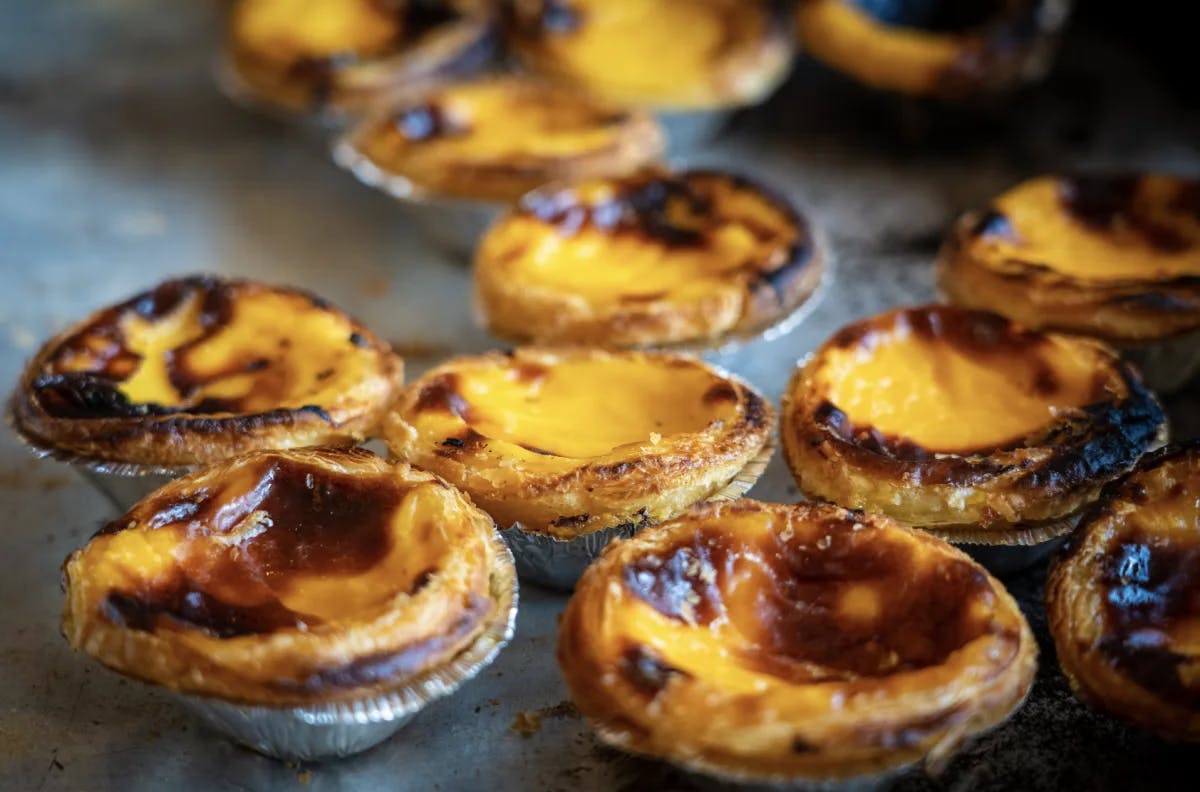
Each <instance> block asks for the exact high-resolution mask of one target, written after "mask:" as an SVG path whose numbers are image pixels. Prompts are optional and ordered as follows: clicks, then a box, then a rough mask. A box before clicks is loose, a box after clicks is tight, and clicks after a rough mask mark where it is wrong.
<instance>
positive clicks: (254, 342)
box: [32, 277, 385, 423]
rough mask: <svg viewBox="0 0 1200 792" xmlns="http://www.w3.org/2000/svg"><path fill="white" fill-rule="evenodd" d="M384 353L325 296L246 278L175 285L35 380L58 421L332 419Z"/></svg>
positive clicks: (110, 321)
mask: <svg viewBox="0 0 1200 792" xmlns="http://www.w3.org/2000/svg"><path fill="white" fill-rule="evenodd" d="M384 352H385V350H384V349H383V348H382V347H381V345H380V343H379V342H378V341H377V340H374V338H373V337H372V336H370V335H369V334H368V333H367V332H366V330H365V329H363V328H362V327H361V326H360V325H358V324H357V323H355V322H354V321H353V320H352V319H350V318H349V317H347V316H346V315H345V314H343V313H341V312H340V311H338V310H336V309H335V308H332V307H330V306H329V305H328V304H327V303H325V302H324V301H322V300H320V299H319V298H316V297H313V296H311V295H308V294H305V293H303V292H299V291H293V290H289V289H282V288H272V287H267V286H262V285H259V284H255V283H250V282H245V281H222V280H219V279H217V278H210V277H197V278H187V279H182V280H174V281H167V282H165V283H163V284H162V285H160V286H158V287H157V288H155V289H153V290H151V291H148V292H145V293H143V294H140V295H138V296H136V297H133V298H132V299H130V300H127V301H126V302H123V303H120V304H119V305H115V306H113V307H111V308H108V309H105V310H103V311H100V312H99V313H97V314H95V315H94V316H92V317H91V318H90V319H89V320H87V321H86V322H84V323H83V324H82V325H80V326H78V327H77V328H75V329H73V330H72V331H71V332H70V333H69V334H68V335H66V336H65V337H62V338H60V339H59V340H58V341H57V343H56V345H55V346H54V347H53V348H51V349H49V350H48V351H47V352H46V353H45V356H44V357H43V359H42V366H41V371H40V372H39V374H38V376H36V378H35V379H34V380H33V382H32V388H33V390H34V392H35V395H36V399H37V401H38V403H39V404H40V405H41V407H42V409H44V410H45V411H46V413H48V414H49V415H51V416H53V417H56V418H80V419H87V418H119V417H137V416H156V415H169V414H172V413H191V414H222V413H233V414H258V413H268V412H272V411H277V410H306V411H309V412H313V413H316V414H317V415H319V416H321V417H322V418H324V419H325V420H326V421H329V422H331V423H337V422H339V421H341V420H342V419H343V418H345V417H346V416H342V415H340V414H339V410H338V409H337V406H338V404H339V402H340V401H341V400H342V397H343V396H344V395H345V393H346V392H347V390H348V389H350V388H352V387H353V386H355V385H357V384H358V383H360V382H362V381H363V380H364V379H365V378H368V377H373V376H376V375H378V374H379V372H380V366H381V365H382V364H381V354H383V353H384Z"/></svg>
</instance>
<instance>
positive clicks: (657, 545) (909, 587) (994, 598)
mask: <svg viewBox="0 0 1200 792" xmlns="http://www.w3.org/2000/svg"><path fill="white" fill-rule="evenodd" d="M1036 658H1037V648H1036V644H1035V642H1034V639H1033V636H1032V634H1031V632H1030V630H1029V626H1028V625H1027V624H1026V622H1025V619H1024V617H1023V616H1022V615H1021V612H1020V611H1019V610H1018V608H1017V606H1016V603H1015V602H1013V600H1012V598H1011V597H1010V596H1009V595H1008V593H1007V592H1006V591H1005V590H1004V588H1003V587H1002V586H1001V585H1000V584H999V583H998V582H997V581H996V580H994V579H993V578H992V577H991V576H990V575H988V573H987V572H986V571H985V570H984V569H983V568H982V567H980V566H979V565H978V564H976V563H975V562H973V561H971V560H970V559H969V558H968V557H967V556H965V555H964V554H962V553H961V552H959V551H958V550H955V549H954V548H952V547H951V546H950V545H947V544H946V543H944V542H942V541H940V540H938V539H935V538H933V537H931V536H928V535H926V534H922V533H920V532H917V531H913V530H910V529H908V528H906V527H904V526H902V525H900V524H898V523H895V522H893V521H891V520H889V519H887V518H885V517H881V516H876V515H864V514H858V513H853V512H848V511H845V510H842V509H839V508H837V507H834V506H830V505H825V504H815V503H800V504H796V505H792V506H785V505H779V504H764V503H757V502H754V501H749V500H740V501H734V502H730V503H720V504H705V505H703V506H700V507H697V508H695V509H693V510H692V511H690V512H688V513H686V514H684V515H683V516H681V517H679V518H677V519H675V520H672V521H670V522H667V523H664V524H662V525H660V526H657V527H656V528H655V529H654V530H653V531H647V532H643V533H642V534H639V535H638V536H636V537H634V538H632V539H628V540H621V541H615V542H612V543H611V544H609V545H608V547H607V548H606V550H605V552H604V554H603V556H602V557H601V558H600V560H599V561H597V562H596V563H594V564H593V565H592V566H591V567H590V568H589V569H588V570H587V571H586V572H585V573H584V575H583V577H582V579H581V580H580V581H579V584H578V586H577V587H576V589H575V594H574V596H573V597H572V598H571V600H570V602H568V604H567V608H566V610H565V612H564V613H563V616H562V619H561V621H560V627H559V637H558V663H559V667H560V668H561V670H562V673H563V676H564V678H565V679H566V682H567V687H568V688H569V690H570V692H571V696H572V698H573V699H574V700H575V702H576V704H577V705H578V706H579V708H580V710H581V711H582V712H583V714H584V715H586V716H587V717H588V719H589V720H590V721H591V722H592V723H593V725H594V726H595V727H596V729H597V731H598V732H599V734H600V736H601V737H603V738H604V739H605V740H606V741H608V742H610V743H613V744H615V745H617V746H618V747H621V748H624V749H626V750H629V751H633V752H636V753H640V754H647V755H650V756H654V757H658V758H662V759H666V760H668V761H671V762H673V763H676V764H679V765H682V766H684V767H686V768H689V769H696V770H701V771H706V772H709V773H713V774H716V775H719V776H723V777H726V778H730V779H734V780H741V781H773V782H797V781H805V780H821V779H829V778H850V777H855V776H872V775H875V774H878V773H880V772H882V771H885V770H888V769H891V768H896V767H899V766H901V765H905V764H910V763H912V762H915V761H918V760H920V759H922V758H923V757H929V759H930V760H931V761H934V762H940V761H943V760H944V759H946V758H947V757H948V756H949V754H952V753H953V752H954V751H955V750H956V749H957V748H958V747H959V746H960V745H961V744H962V743H963V742H964V741H965V740H966V739H968V738H969V737H970V736H972V735H973V734H976V733H978V732H980V731H982V730H984V729H987V728H989V727H991V726H994V725H996V724H998V723H1000V722H1002V721H1003V720H1005V719H1006V718H1007V717H1008V716H1009V715H1010V714H1011V713H1012V711H1013V710H1015V709H1016V707H1017V706H1018V705H1019V704H1020V702H1021V701H1022V700H1023V699H1024V697H1025V695H1026V693H1027V692H1028V690H1029V687H1030V685H1031V684H1032V681H1033V674H1034V670H1035V667H1036V662H1037V659H1036Z"/></svg>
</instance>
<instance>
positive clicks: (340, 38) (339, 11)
mask: <svg viewBox="0 0 1200 792" xmlns="http://www.w3.org/2000/svg"><path fill="white" fill-rule="evenodd" d="M460 12H461V13H460ZM494 46H495V31H494V29H493V24H492V21H491V20H490V19H489V17H488V15H487V14H485V13H482V12H474V11H471V10H469V9H467V8H465V7H464V8H456V6H454V5H453V4H451V5H447V4H444V3H442V4H433V3H428V2H418V1H417V0H235V1H234V2H233V3H232V4H231V5H230V11H229V22H228V30H227V41H226V50H227V51H226V61H225V63H224V64H223V73H222V74H221V78H222V82H223V85H224V87H225V88H226V89H227V90H228V91H229V92H230V93H231V94H233V95H234V96H235V97H236V98H239V99H245V100H248V101H251V102H253V103H256V104H260V105H262V106H265V107H268V108H272V109H276V110H281V111H287V112H309V111H333V112H335V113H346V112H361V111H363V110H365V109H366V108H368V107H370V106H371V105H372V104H375V103H378V102H382V101H386V100H388V99H389V98H394V97H396V96H399V95H403V94H404V93H407V92H409V91H413V90H417V89H419V88H422V87H426V86H428V85H431V84H433V83H434V82H435V81H437V80H438V79H443V78H445V77H447V76H449V75H452V74H455V73H460V72H463V71H469V70H471V69H473V68H476V67H478V66H481V65H483V63H484V62H486V60H487V59H488V58H489V57H490V56H491V54H492V51H493V49H494Z"/></svg>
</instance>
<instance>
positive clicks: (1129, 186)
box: [1059, 175, 1191, 253]
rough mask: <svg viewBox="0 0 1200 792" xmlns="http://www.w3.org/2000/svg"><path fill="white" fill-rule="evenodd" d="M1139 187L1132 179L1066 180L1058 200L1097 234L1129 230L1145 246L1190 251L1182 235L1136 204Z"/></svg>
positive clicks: (1136, 179)
mask: <svg viewBox="0 0 1200 792" xmlns="http://www.w3.org/2000/svg"><path fill="white" fill-rule="evenodd" d="M1140 184H1141V179H1140V178H1139V177H1137V176H1132V175H1103V176H1098V175H1076V176H1066V177H1063V178H1062V179H1061V180H1060V181H1059V197H1060V200H1061V201H1062V205H1063V207H1064V208H1065V209H1066V210H1067V211H1068V212H1070V213H1071V215H1072V216H1073V217H1074V218H1075V219H1076V220H1078V221H1079V222H1080V223H1082V224H1083V225H1085V226H1087V227H1089V228H1092V229H1094V230H1096V231H1101V232H1111V231H1115V230H1117V229H1120V228H1130V229H1133V230H1134V231H1136V232H1137V233H1138V234H1139V235H1140V236H1141V237H1142V238H1143V239H1144V240H1145V242H1146V244H1148V245H1150V246H1151V247H1153V248H1155V249H1157V250H1161V251H1163V252H1166V253H1177V252H1180V251H1184V250H1187V249H1188V248H1189V247H1191V243H1190V242H1189V240H1188V239H1187V238H1186V237H1185V236H1184V235H1183V234H1181V233H1180V232H1179V231H1178V230H1176V229H1174V228H1172V227H1170V226H1167V225H1163V224H1162V223H1161V222H1159V221H1158V220H1157V219H1156V218H1154V217H1152V216H1151V215H1150V214H1148V213H1147V211H1146V209H1145V207H1143V206H1141V205H1140V204H1139V202H1138V201H1137V197H1138V187H1139V185H1140Z"/></svg>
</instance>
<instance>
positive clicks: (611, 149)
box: [340, 76, 662, 201]
mask: <svg viewBox="0 0 1200 792" xmlns="http://www.w3.org/2000/svg"><path fill="white" fill-rule="evenodd" d="M343 149H348V150H349V152H352V153H353V155H354V156H350V155H349V154H346V153H343V154H342V155H340V156H341V157H349V158H350V159H351V160H355V159H356V158H357V157H362V158H365V160H366V161H367V162H369V163H370V164H371V165H372V166H373V167H374V168H377V169H378V170H379V171H381V172H382V173H383V174H385V175H387V176H388V177H391V178H393V179H395V180H399V181H400V182H401V186H398V187H395V188H394V189H393V191H394V192H402V193H404V194H406V195H411V196H417V197H421V196H456V197H460V198H473V199H479V200H496V201H511V200H515V199H517V198H518V197H520V196H521V195H523V194H524V193H526V192H528V191H529V190H531V189H533V188H535V187H538V186H540V185H542V184H544V183H546V182H548V181H552V180H557V179H564V180H572V179H578V178H591V177H596V176H601V175H610V174H611V175H620V174H623V173H627V172H630V171H632V170H635V169H637V168H639V167H641V166H642V165H645V164H646V163H648V162H650V161H652V160H654V159H656V158H657V157H658V156H659V154H660V153H661V151H662V135H661V133H660V131H659V129H658V125H657V123H656V122H655V121H654V120H653V119H652V118H650V117H649V116H647V115H645V114H643V113H639V112H636V111H629V110H624V109H621V108H618V107H614V106H612V105H609V104H606V103H603V102H600V101H597V100H594V99H591V98H589V97H587V96H585V95H583V94H581V93H579V92H578V91H570V90H566V89H563V88H557V87H554V86H551V85H548V84H545V83H541V82H538V81H536V80H533V79H531V78H529V77H518V76H513V77H485V78H481V79H476V80H469V81H464V82H456V83H449V84H446V85H443V86H441V87H440V88H438V89H437V90H435V91H432V92H429V93H426V94H425V95H423V96H422V97H420V98H418V99H414V100H410V101H409V102H407V103H406V104H404V105H402V106H400V107H398V108H396V109H393V110H389V112H387V113H386V114H384V115H381V116H378V117H376V118H373V119H370V120H368V121H366V122H364V123H363V124H362V125H361V126H360V127H359V128H358V129H356V130H355V131H353V132H352V133H351V134H350V136H349V138H348V139H347V141H345V143H344V145H343Z"/></svg>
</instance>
